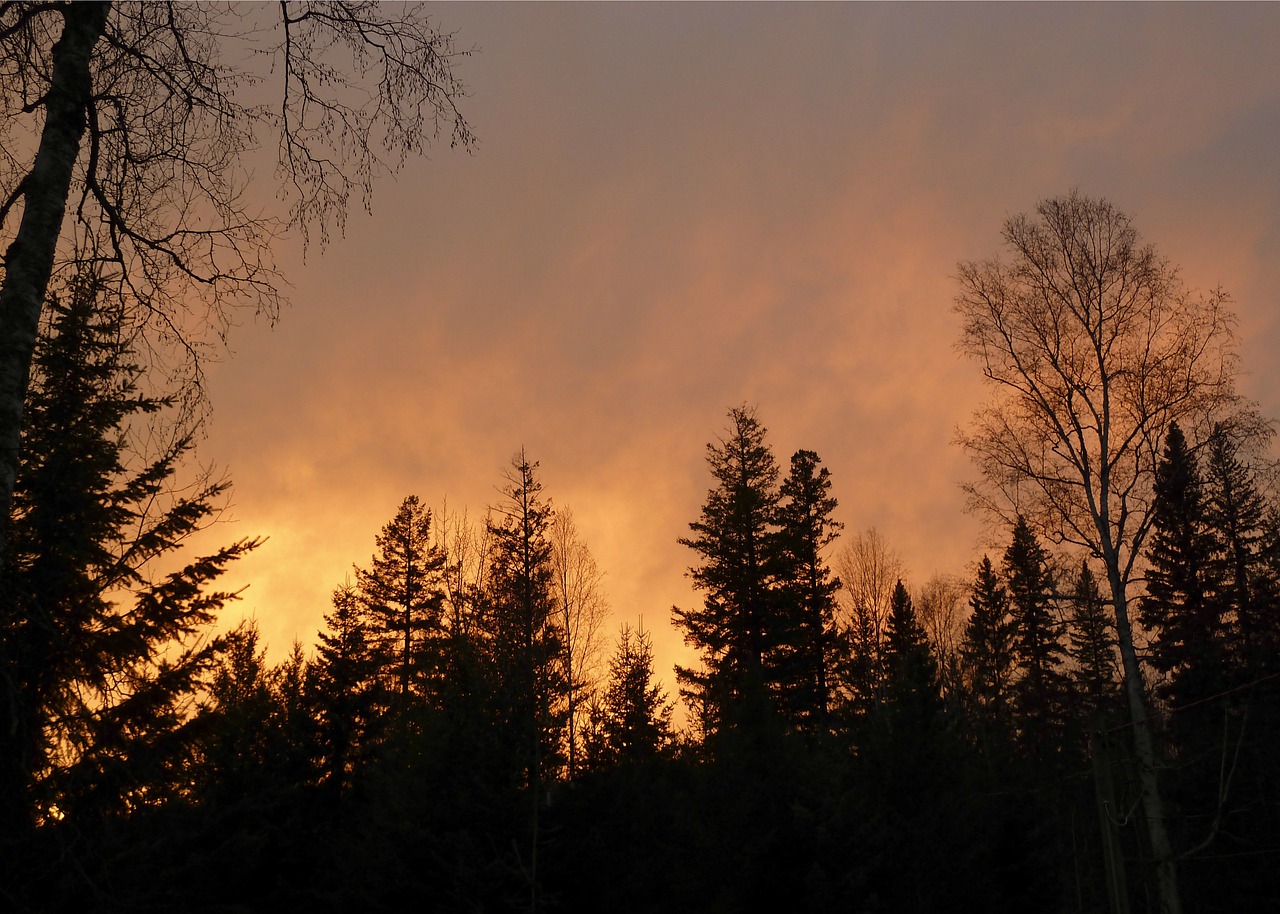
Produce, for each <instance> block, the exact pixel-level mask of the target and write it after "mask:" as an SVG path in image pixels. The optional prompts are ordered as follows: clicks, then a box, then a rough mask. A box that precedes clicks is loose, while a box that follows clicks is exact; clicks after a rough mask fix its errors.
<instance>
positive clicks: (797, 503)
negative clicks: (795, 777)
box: [777, 450, 843, 734]
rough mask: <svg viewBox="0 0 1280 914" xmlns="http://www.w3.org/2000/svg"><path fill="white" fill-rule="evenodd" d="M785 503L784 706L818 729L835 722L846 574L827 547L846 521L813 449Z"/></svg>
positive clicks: (781, 510) (799, 458) (796, 464)
mask: <svg viewBox="0 0 1280 914" xmlns="http://www.w3.org/2000/svg"><path fill="white" fill-rule="evenodd" d="M779 494H780V496H781V499H780V501H779V504H778V525H779V528H780V529H779V531H778V540H779V549H778V555H777V558H778V569H777V580H778V586H779V589H780V591H781V593H780V601H781V608H782V612H783V614H784V624H785V625H786V626H787V627H788V628H789V632H788V633H787V638H786V642H785V643H784V644H782V645H780V651H779V654H780V656H779V662H780V665H781V666H782V669H781V670H780V677H781V683H780V684H781V686H782V696H781V698H782V703H783V708H784V710H785V711H786V712H787V713H788V714H789V715H790V716H791V717H792V719H793V720H794V721H795V722H796V724H797V726H799V728H800V729H801V730H803V731H805V732H807V733H810V734H819V733H822V732H825V731H826V729H827V728H828V716H829V710H830V709H829V700H830V695H831V682H830V674H831V671H832V670H833V667H834V666H835V664H836V662H837V660H838V658H839V657H840V656H841V651H840V645H839V638H840V633H839V631H838V629H837V627H836V622H835V609H836V600H835V595H836V592H837V591H838V590H839V589H840V580H839V578H837V577H835V576H834V575H833V574H832V573H831V568H830V566H829V565H828V564H827V561H826V558H825V557H824V555H823V553H824V551H825V550H826V548H827V547H828V546H830V545H831V543H832V542H834V540H835V539H836V537H837V536H838V535H839V532H840V529H841V527H842V526H843V525H842V524H841V523H840V522H839V521H837V520H835V519H834V518H833V517H832V514H833V512H834V511H835V509H836V506H837V502H836V499H835V497H834V496H832V495H831V473H830V471H829V470H828V469H827V468H826V467H824V466H823V465H822V461H821V460H820V459H819V458H818V455H817V454H815V453H814V452H813V451H805V450H801V451H797V452H796V453H795V454H794V455H792V457H791V471H790V473H788V475H787V478H786V479H785V480H784V481H783V483H782V488H781V489H780V491H779Z"/></svg>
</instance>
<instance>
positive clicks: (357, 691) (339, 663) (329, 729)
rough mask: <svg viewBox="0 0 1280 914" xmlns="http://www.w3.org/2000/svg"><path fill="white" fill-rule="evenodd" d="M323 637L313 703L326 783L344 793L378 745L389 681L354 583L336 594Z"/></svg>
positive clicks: (320, 637) (315, 667) (313, 683)
mask: <svg viewBox="0 0 1280 914" xmlns="http://www.w3.org/2000/svg"><path fill="white" fill-rule="evenodd" d="M332 605H333V608H332V610H330V612H328V613H326V614H325V617H324V622H325V629H324V630H322V631H321V632H320V633H319V635H318V642H319V643H318V645H317V647H316V661H315V663H314V665H313V671H314V672H313V673H312V676H311V682H310V688H309V692H310V701H311V704H312V706H313V708H314V712H315V714H316V718H317V720H316V725H317V727H318V729H319V750H320V759H319V763H320V771H321V778H322V780H323V781H324V783H326V784H328V785H329V787H330V788H331V789H333V790H334V791H336V792H339V793H342V792H346V791H348V790H350V789H351V787H352V786H353V785H354V783H355V782H356V781H357V780H358V779H359V777H360V773H361V771H362V769H363V768H365V767H366V765H367V764H368V762H369V760H370V757H371V755H372V753H373V751H374V749H375V748H376V745H377V739H378V731H379V726H378V721H379V715H378V709H379V707H381V706H383V705H384V701H385V700H384V698H383V697H382V692H383V682H382V680H381V678H380V677H379V675H378V673H379V666H378V659H377V656H376V654H375V652H374V649H373V646H372V641H371V637H370V632H369V623H368V619H367V617H366V615H365V613H364V606H363V603H362V602H361V600H360V595H359V594H358V593H357V592H356V589H355V588H354V587H352V586H351V585H350V584H349V583H348V584H343V585H342V586H340V587H338V588H337V589H336V590H334V592H333V604H332Z"/></svg>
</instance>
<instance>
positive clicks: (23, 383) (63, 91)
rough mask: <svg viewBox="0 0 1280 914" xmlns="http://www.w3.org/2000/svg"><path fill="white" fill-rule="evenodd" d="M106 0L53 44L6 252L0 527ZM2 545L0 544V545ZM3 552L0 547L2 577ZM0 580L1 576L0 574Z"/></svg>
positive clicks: (70, 17)
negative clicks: (37, 131) (38, 129)
mask: <svg viewBox="0 0 1280 914" xmlns="http://www.w3.org/2000/svg"><path fill="white" fill-rule="evenodd" d="M110 8H111V4H110V3H72V4H68V5H67V6H66V7H65V9H64V10H63V13H62V15H63V21H64V25H63V31H62V36H61V37H60V38H59V39H58V43H57V44H56V45H54V48H53V55H52V63H53V72H52V76H51V77H50V80H49V92H48V95H46V96H45V98H44V109H45V122H44V129H43V131H42V133H41V135H40V146H39V148H38V149H37V151H36V157H35V161H34V163H33V165H32V168H31V172H30V174H28V175H27V177H26V178H25V179H24V180H23V188H22V199H23V209H22V221H21V222H20V223H19V225H18V231H17V234H16V235H14V238H13V241H12V242H11V243H10V245H9V249H8V250H7V251H6V252H5V257H4V279H3V281H2V282H0V524H4V525H5V527H7V526H8V518H9V514H10V511H11V510H12V503H13V486H14V482H15V480H16V478H17V474H18V453H19V442H20V436H21V434H22V410H23V404H24V403H25V402H26V398H27V384H28V380H29V375H30V371H31V358H32V354H33V353H34V352H35V345H36V333H37V332H38V330H39V326H40V309H41V307H42V306H43V304H44V298H45V293H46V292H47V291H48V286H49V277H50V275H52V272H53V258H54V253H55V251H56V250H57V246H58V236H59V235H60V233H61V231H62V219H63V215H64V214H65V213H66V209H67V197H68V195H69V194H70V192H71V174H72V171H73V170H74V168H75V163H76V159H77V157H78V156H79V154H80V142H81V140H82V139H83V138H84V131H85V124H86V109H87V107H88V104H89V100H90V96H91V93H92V79H91V72H90V66H89V63H90V60H91V58H92V54H93V46H94V45H95V44H97V43H98V39H99V38H101V37H102V33H103V31H104V30H105V28H106V24H107V13H108V11H109V10H110ZM0 548H2V546H0ZM3 569H4V553H3V552H0V576H3V573H4V571H3ZM0 579H2V577H0Z"/></svg>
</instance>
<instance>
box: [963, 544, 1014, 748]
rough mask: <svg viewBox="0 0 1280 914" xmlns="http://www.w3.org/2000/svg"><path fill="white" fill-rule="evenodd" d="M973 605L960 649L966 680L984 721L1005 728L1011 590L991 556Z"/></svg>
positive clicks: (983, 564)
mask: <svg viewBox="0 0 1280 914" xmlns="http://www.w3.org/2000/svg"><path fill="white" fill-rule="evenodd" d="M969 607H970V610H971V612H970V614H969V621H968V622H967V623H966V625H965V632H964V641H963V644H962V645H961V648H960V656H961V663H962V664H963V666H964V676H965V681H966V684H967V686H968V690H969V694H970V695H971V697H972V700H973V703H974V705H975V710H976V712H977V714H978V717H979V718H980V720H981V721H982V723H983V724H984V725H986V726H992V727H997V728H1000V729H1004V728H1007V727H1008V726H1009V724H1010V713H1009V712H1010V693H1011V691H1012V688H1013V664H1014V656H1013V621H1012V619H1011V618H1010V616H1009V597H1008V593H1007V592H1006V591H1005V588H1004V585H1002V584H1001V583H1000V580H999V578H998V577H997V576H996V571H995V568H994V567H993V566H992V564H991V559H990V558H989V557H988V556H985V555H984V556H983V557H982V562H981V563H980V564H979V565H978V576H977V578H976V580H975V581H974V585H973V593H972V594H971V595H970V597H969Z"/></svg>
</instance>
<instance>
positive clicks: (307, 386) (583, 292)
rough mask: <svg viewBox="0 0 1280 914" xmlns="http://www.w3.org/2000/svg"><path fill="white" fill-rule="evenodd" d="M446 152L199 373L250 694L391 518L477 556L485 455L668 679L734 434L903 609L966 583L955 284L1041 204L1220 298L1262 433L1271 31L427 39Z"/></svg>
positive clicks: (658, 28)
mask: <svg viewBox="0 0 1280 914" xmlns="http://www.w3.org/2000/svg"><path fill="white" fill-rule="evenodd" d="M433 15H434V17H435V22H436V24H437V26H438V27H440V28H441V29H443V30H445V31H449V32H453V33H454V34H455V39H456V41H457V43H458V44H459V46H461V47H467V48H473V49H474V51H475V53H474V54H472V55H471V56H469V57H467V58H465V59H463V60H460V61H459V62H458V64H457V72H458V73H459V74H460V75H461V77H462V79H463V80H464V81H465V82H466V84H467V85H468V87H469V90H470V95H469V97H468V98H466V99H465V100H464V101H463V104H462V108H463V111H464V113H465V115H466V116H467V118H468V120H469V121H470V123H471V125H472V127H473V129H474V131H475V133H476V134H477V136H478V138H479V142H478V144H477V146H476V148H475V150H474V152H473V153H471V154H467V153H465V152H461V151H457V150H449V149H448V148H447V147H438V148H435V149H434V150H433V151H432V152H431V153H430V156H429V159H427V160H416V161H412V162H410V163H408V164H407V165H406V167H405V168H404V169H403V170H402V171H401V172H400V173H399V174H398V175H397V176H395V177H394V178H392V179H387V180H383V181H381V182H380V183H379V185H378V186H377V188H376V190H375V193H374V198H373V201H372V209H371V212H369V213H365V212H363V211H360V210H358V209H357V211H355V212H353V213H352V215H351V218H350V221H349V223H348V225H347V229H346V234H345V237H344V238H341V239H337V240H335V241H334V242H332V243H331V244H330V245H329V246H328V247H327V248H326V249H324V250H323V251H318V250H317V249H316V248H314V247H313V248H312V249H311V250H310V251H309V252H308V254H307V256H306V258H305V259H304V258H303V256H302V246H301V243H300V241H299V240H298V239H293V240H290V241H286V242H284V243H282V245H281V246H280V248H279V249H278V250H277V252H276V255H277V259H278V261H279V262H280V264H281V266H282V268H283V269H284V272H285V274H286V276H287V277H288V278H289V280H290V282H291V283H292V288H290V289H289V297H290V300H291V302H292V304H291V306H290V307H289V308H288V309H286V310H285V312H284V313H283V315H282V317H281V319H280V321H279V322H278V324H277V325H276V326H274V327H271V326H269V325H267V324H266V323H265V322H253V321H251V320H247V321H245V322H244V323H243V325H242V326H240V327H239V328H237V330H236V331H235V332H234V333H233V334H232V337H231V345H230V348H231V352H230V353H229V355H228V357H227V358H225V359H224V360H223V361H222V362H221V363H219V364H217V365H215V366H213V367H212V369H211V371H210V373H209V379H208V391H209V395H210V398H211V401H212V404H213V414H212V419H211V422H210V424H209V428H208V436H207V438H206V440H205V441H204V442H203V443H202V445H201V449H200V457H201V459H202V460H205V461H207V462H212V463H214V464H216V465H218V466H220V467H223V468H225V469H226V470H227V472H228V473H229V475H230V477H231V478H232V479H233V481H234V484H235V494H234V498H233V505H232V508H231V511H230V513H229V518H230V519H229V520H228V521H227V522H226V523H223V524H219V525H218V526H217V528H215V530H214V531H213V533H212V535H214V536H217V537H219V538H220V539H221V540H223V541H226V540H229V539H231V538H233V537H239V536H250V535H260V536H265V537H267V538H268V539H267V542H266V543H265V544H264V545H263V546H262V547H261V548H260V549H259V550H258V551H257V552H256V553H254V554H253V555H251V556H250V557H249V558H247V559H245V560H243V561H242V562H241V563H240V567H239V568H237V569H236V570H235V571H234V572H233V573H232V574H231V576H230V578H229V580H230V582H231V583H233V584H234V585H236V586H241V585H245V584H247V585H249V586H248V589H247V590H246V591H245V592H244V594H243V597H242V600H241V601H240V603H239V604H238V605H237V606H235V607H233V608H232V609H231V610H229V611H228V614H227V615H228V618H229V619H231V620H235V619H238V618H240V617H241V616H244V615H248V616H252V617H253V618H254V619H256V621H257V623H258V626H259V628H260V629H261V632H262V636H263V638H264V639H265V640H266V641H267V642H268V644H269V645H270V648H271V652H272V655H273V656H274V657H277V658H278V657H280V656H282V655H283V653H284V652H285V651H286V650H288V648H289V646H290V645H291V644H292V643H293V641H294V639H295V638H298V639H300V640H301V641H302V642H303V644H304V645H309V644H311V643H312V642H313V641H314V638H315V633H316V630H317V629H318V628H319V627H320V626H321V624H322V617H323V614H324V613H325V612H326V611H327V610H328V609H329V606H330V604H329V598H330V594H331V593H332V591H333V589H334V588H335V587H336V586H337V585H338V584H340V583H341V582H342V581H343V580H344V578H345V577H347V576H348V575H349V574H350V572H351V567H352V564H353V563H357V564H363V565H367V564H368V563H369V559H370V556H371V555H372V553H373V549H374V542H373V541H374V536H375V534H376V533H377V532H378V531H379V530H380V528H381V527H382V525H383V524H385V523H386V522H387V521H388V520H389V519H390V518H391V517H392V515H393V514H394V513H395V510H396V508H397V506H398V505H399V504H400V502H401V500H402V499H403V498H404V497H405V496H407V495H410V494H415V495H417V496H418V497H419V498H420V499H422V500H423V501H424V502H425V503H427V504H429V505H435V506H439V505H440V504H442V503H443V502H445V501H446V500H447V502H448V504H449V506H450V508H451V509H453V510H460V509H462V508H466V509H468V511H469V513H470V515H471V516H472V517H473V518H475V519H479V518H480V517H481V516H482V515H483V512H484V509H485V507H486V506H487V505H491V504H495V503H496V502H497V501H498V500H499V498H500V495H499V493H498V488H499V486H500V484H501V482H502V472H503V470H504V468H505V467H507V466H508V464H509V462H510V459H511V456H512V454H513V453H514V452H516V451H518V450H519V449H520V448H521V447H523V448H525V450H526V452H527V454H528V455H529V457H530V458H531V459H533V460H536V461H538V462H539V464H540V477H541V480H542V482H543V486H544V493H545V494H546V495H547V496H549V497H550V499H551V501H552V503H553V504H554V505H556V506H568V507H570V508H571V509H572V510H573V513H574V516H575V519H576V520H577V524H578V527H579V530H580V532H581V533H582V534H583V536H584V538H585V539H586V541H587V543H588V544H589V546H590V548H591V550H592V552H593V554H594V555H595V557H596V559H597V561H598V562H599V564H600V565H601V567H602V568H603V569H604V570H605V572H606V577H605V580H604V587H605V591H606V593H607V595H608V599H609V602H610V605H611V607H612V613H613V617H612V621H611V624H610V628H611V629H616V627H617V625H620V624H621V623H623V622H629V623H632V624H634V623H635V622H636V621H637V620H638V619H640V618H643V624H644V626H645V628H646V629H648V630H650V631H651V632H652V633H653V638H654V643H655V649H656V653H657V670H658V673H659V676H660V677H661V678H662V679H663V681H664V683H665V684H666V685H667V686H668V688H672V687H673V686H674V677H673V675H672V674H671V666H672V664H673V663H675V662H681V663H688V662H689V661H690V660H691V659H692V655H691V654H689V653H688V651H687V649H686V648H684V647H683V646H682V644H681V637H680V634H679V632H677V631H676V630H674V629H673V628H672V627H671V624H670V610H671V607H672V605H681V606H689V605H691V603H692V602H693V601H695V600H697V599H698V597H697V595H696V594H695V593H694V592H693V591H692V590H691V588H690V583H689V581H688V579H687V577H686V571H687V569H688V567H689V565H690V563H691V562H692V560H693V559H694V556H693V553H692V552H691V551H690V550H689V549H687V548H686V547H683V546H680V545H679V544H678V542H677V540H678V538H679V537H681V536H683V535H685V534H687V532H688V524H689V523H690V522H691V521H693V520H695V519H696V518H697V517H698V514H699V511H700V509H701V506H702V503H703V501H704V499H705V496H706V493H707V490H708V489H709V488H710V486H711V483H712V480H711V476H710V474H709V472H708V470H707V465H706V460H705V458H706V445H707V442H709V441H711V440H712V439H713V438H714V437H715V436H716V435H718V434H720V433H721V432H723V430H724V429H725V427H726V422H727V413H728V410H729V409H730V407H733V406H737V405H741V404H748V405H753V406H754V407H755V408H756V409H757V411H758V416H759V418H760V420H761V421H762V423H763V424H764V425H765V426H766V427H767V428H768V430H769V441H770V443H771V445H772V447H773V449H774V452H775V454H776V456H777V458H778V460H779V463H780V464H781V465H783V466H784V467H785V466H786V464H787V462H788V460H789V457H790V455H791V454H792V453H793V452H794V451H795V450H797V449H799V448H808V449H811V450H815V451H817V452H818V454H819V455H820V456H821V458H822V460H823V461H824V463H825V464H826V465H827V466H828V467H829V468H830V470H831V474H832V481H833V491H834V494H835V495H836V497H837V498H838V499H839V502H840V507H839V509H838V511H837V517H838V518H839V519H840V520H841V521H843V523H844V524H845V527H846V533H854V532H857V531H860V530H865V529H866V528H868V527H873V526H874V527H876V528H877V529H878V530H879V532H880V533H881V535H882V536H883V537H884V539H885V540H886V541H887V542H888V543H889V545H891V546H892V547H894V548H895V549H897V550H898V551H899V553H900V554H901V556H902V558H903V560H904V562H905V565H906V567H907V570H908V577H909V583H912V584H915V585H919V584H922V583H924V581H925V580H926V579H927V578H929V577H931V576H933V575H934V574H967V568H968V567H969V566H970V565H971V563H973V562H974V561H975V560H976V559H977V558H979V557H980V555H981V553H982V551H983V548H984V539H983V535H984V534H983V525H982V522H981V520H980V519H979V518H976V517H973V516H970V515H967V514H965V512H964V495H963V493H962V491H961V489H960V484H961V483H962V482H963V481H965V480H966V479H970V478H972V476H973V471H972V470H971V468H970V466H969V463H968V461H967V458H966V457H965V456H964V454H963V453H962V452H961V451H960V450H959V448H958V447H956V446H955V445H954V443H953V439H954V436H955V433H956V429H957V427H958V426H962V425H963V424H964V423H965V422H966V421H967V419H968V417H969V415H970V414H971V412H972V411H973V410H974V409H975V408H976V407H977V406H979V405H980V404H981V402H982V401H983V399H984V396H985V395H984V391H983V388H982V385H981V383H980V378H979V375H978V371H977V368H976V367H975V366H974V365H972V364H969V363H967V362H966V361H964V360H963V358H962V357H961V356H960V355H959V354H958V353H957V351H956V349H955V342H956V340H957V338H958V335H959V324H958V321H957V318H956V317H955V316H954V315H953V313H952V310H951V308H952V301H953V299H954V297H955V294H956V291H957V285H956V281H955V278H954V277H955V274H956V265H957V263H958V262H960V261H966V260H977V259H984V258H988V257H991V256H994V255H996V254H997V253H999V252H1000V245H1001V241H1000V230H1001V226H1002V224H1003V222H1004V220H1005V219H1007V218H1008V217H1010V216H1013V215H1016V214H1018V213H1024V212H1031V211H1032V210H1034V208H1035V206H1036V204H1037V202H1038V201H1040V200H1042V199H1044V198H1048V197H1053V196H1057V195H1060V194H1064V193H1066V192H1068V191H1069V190H1071V189H1072V188H1077V189H1078V190H1079V191H1080V192H1081V193H1082V194H1085V195H1088V196H1094V197H1106V198H1108V199H1110V200H1111V201H1112V202H1113V203H1114V204H1115V205H1116V206H1117V207H1118V208H1120V209H1121V210H1122V211H1124V212H1126V213H1127V214H1128V215H1129V216H1130V217H1131V218H1132V219H1133V221H1134V224H1135V226H1136V227H1137V229H1138V230H1139V231H1140V232H1141V234H1142V236H1143V238H1144V239H1145V240H1146V241H1149V242H1152V243H1154V244H1155V245H1156V247H1157V248H1158V249H1159V251H1160V252H1161V254H1162V255H1163V256H1165V257H1166V258H1168V260H1169V261H1170V262H1171V263H1172V264H1175V265H1177V266H1178V267H1179V268H1180V270H1181V275H1182V277H1183V279H1184V281H1185V282H1186V284H1187V285H1188V286H1189V287H1191V288H1193V289H1202V290H1204V289H1210V288H1214V287H1219V286H1220V287H1222V288H1224V289H1226V290H1228V291H1229V292H1230V293H1231V295H1232V298H1233V300H1234V303H1235V307H1236V310H1237V313H1238V316H1239V324H1238V334H1239V339H1240V352H1241V355H1242V358H1243V364H1244V368H1245V370H1246V374H1245V375H1244V376H1243V377H1242V379H1241V384H1240V386H1241V389H1242V391H1243V392H1244V393H1245V394H1246V395H1247V396H1249V397H1251V398H1253V399H1255V400H1257V401H1258V402H1259V404H1260V406H1261V409H1262V411H1263V413H1264V414H1265V415H1268V416H1271V417H1280V321H1277V316H1278V315H1280V308H1278V305H1280V158H1278V157H1277V150H1280V55H1277V54H1276V53H1275V44H1276V40H1277V37H1278V36H1280V5H1275V4H1247V5H1231V4H1212V5H1199V4H1196V5H1192V4H1176V5H1164V4H1136V5H1129V4H1123V5H1121V4H1117V5H1111V4H1106V5H1099V4H1051V5H1021V4H997V5H970V4H957V5H932V4H903V5H897V4H894V5H879V4H851V5H846V4H821V5H807V4H787V5H773V4H749V5H739V4H722V3H716V4H683V3H681V4H656V3H655V4H643V5H631V4H608V5H595V4H557V5H542V4H519V5H506V4H481V5H471V4H445V5H440V6H438V7H436V8H434V9H433Z"/></svg>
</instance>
